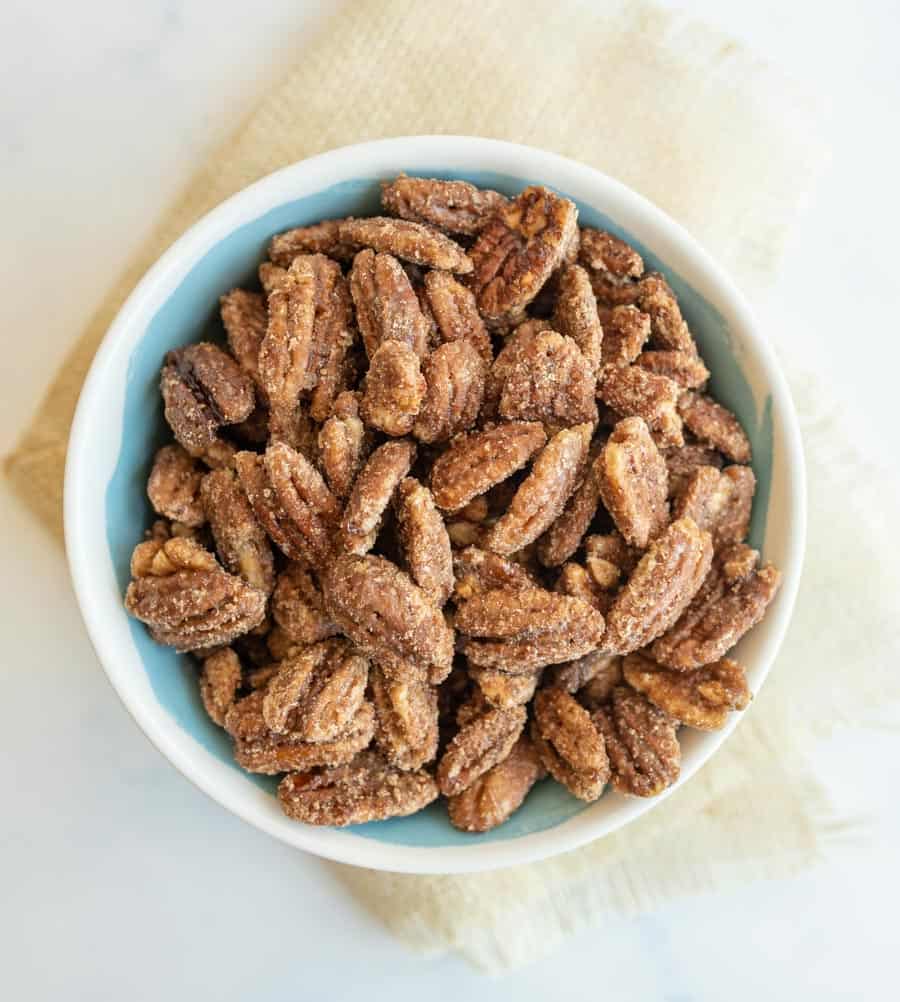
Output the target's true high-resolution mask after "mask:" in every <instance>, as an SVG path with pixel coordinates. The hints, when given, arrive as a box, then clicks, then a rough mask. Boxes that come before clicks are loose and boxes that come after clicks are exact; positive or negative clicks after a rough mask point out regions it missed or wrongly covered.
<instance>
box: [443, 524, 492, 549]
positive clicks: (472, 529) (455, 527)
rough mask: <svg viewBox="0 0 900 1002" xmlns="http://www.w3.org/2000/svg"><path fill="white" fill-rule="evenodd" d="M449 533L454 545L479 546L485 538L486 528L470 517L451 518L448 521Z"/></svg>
mask: <svg viewBox="0 0 900 1002" xmlns="http://www.w3.org/2000/svg"><path fill="white" fill-rule="evenodd" d="M446 525H447V535H448V536H449V537H450V542H451V543H452V544H453V546H457V547H460V546H479V545H480V544H481V541H482V539H483V538H484V534H485V531H486V530H485V528H484V526H482V525H479V524H478V523H477V522H470V521H468V519H464V518H459V519H450V520H448V521H447V523H446Z"/></svg>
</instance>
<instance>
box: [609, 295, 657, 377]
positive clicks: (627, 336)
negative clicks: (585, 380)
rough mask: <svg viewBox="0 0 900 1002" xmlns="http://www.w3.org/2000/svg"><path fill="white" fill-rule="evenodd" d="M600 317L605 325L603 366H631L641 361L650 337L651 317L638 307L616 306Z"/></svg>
mask: <svg viewBox="0 0 900 1002" xmlns="http://www.w3.org/2000/svg"><path fill="white" fill-rule="evenodd" d="M598 315H599V317H600V320H601V322H602V324H603V344H602V350H601V362H602V364H603V365H604V366H607V365H631V363H632V362H635V361H636V360H637V359H639V358H640V357H641V355H642V354H643V352H642V351H641V349H642V348H643V347H644V344H645V343H646V341H647V338H649V337H650V317H649V315H648V314H646V313H642V312H641V311H640V310H639V309H638V308H637V307H636V306H614V307H613V308H612V309H611V310H607V309H603V310H600V312H599V314H598Z"/></svg>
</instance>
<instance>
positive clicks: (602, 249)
mask: <svg viewBox="0 0 900 1002" xmlns="http://www.w3.org/2000/svg"><path fill="white" fill-rule="evenodd" d="M578 258H579V260H580V261H582V262H583V263H584V264H585V265H587V267H588V268H590V269H591V270H592V271H594V272H597V273H599V274H600V275H602V276H604V278H605V279H606V280H607V281H610V282H631V281H633V280H634V279H638V278H640V277H641V275H643V274H644V262H643V260H642V259H641V255H640V254H638V252H637V251H636V250H635V249H634V248H633V247H632V246H631V245H630V244H627V243H625V241H624V240H620V239H619V238H618V237H616V236H613V234H612V233H607V232H606V231H605V230H595V229H593V228H591V227H589V226H583V227H582V228H581V243H580V246H579V249H578Z"/></svg>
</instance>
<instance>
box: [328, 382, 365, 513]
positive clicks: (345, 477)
mask: <svg viewBox="0 0 900 1002" xmlns="http://www.w3.org/2000/svg"><path fill="white" fill-rule="evenodd" d="M367 448H368V435H367V433H366V429H365V426H364V425H363V423H362V421H360V419H359V396H358V394H356V393H351V392H350V391H349V390H345V391H344V392H343V393H341V394H339V396H338V397H337V399H336V400H335V402H334V408H333V409H332V414H331V417H329V418H328V420H327V421H326V422H325V423H324V424H323V425H322V430H321V431H320V432H319V455H320V457H321V460H322V469H323V470H324V471H325V479H326V480H327V481H328V486H329V487H330V488H331V492H332V493H333V494H334V495H335V497H339V498H346V497H347V495H348V494H349V493H350V488H351V487H352V486H353V481H354V480H355V479H356V475H357V473H359V471H360V469H361V468H362V465H363V462H364V461H365V454H366V451H367Z"/></svg>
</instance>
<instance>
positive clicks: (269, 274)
mask: <svg viewBox="0 0 900 1002" xmlns="http://www.w3.org/2000/svg"><path fill="white" fill-rule="evenodd" d="M286 276H287V268H280V267H279V266H278V265H277V264H272V262H271V261H263V262H262V263H261V264H260V266H259V284H260V285H261V286H262V287H263V292H264V293H265V294H266V296H268V295H269V294H270V293H271V292H272V290H273V289H277V288H278V286H279V285H280V284H281V283H282V282H283V281H284V280H285V278H286Z"/></svg>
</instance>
